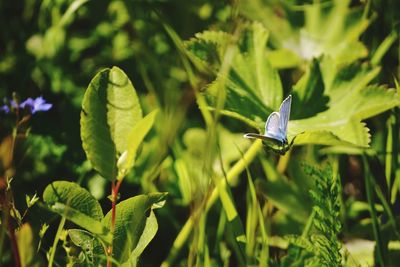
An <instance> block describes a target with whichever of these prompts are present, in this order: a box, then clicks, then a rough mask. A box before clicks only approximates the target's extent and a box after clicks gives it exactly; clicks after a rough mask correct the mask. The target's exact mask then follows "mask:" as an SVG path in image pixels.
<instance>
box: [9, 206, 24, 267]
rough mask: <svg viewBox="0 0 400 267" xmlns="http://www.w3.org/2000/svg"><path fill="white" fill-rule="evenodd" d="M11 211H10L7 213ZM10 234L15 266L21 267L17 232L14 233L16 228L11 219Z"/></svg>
mask: <svg viewBox="0 0 400 267" xmlns="http://www.w3.org/2000/svg"><path fill="white" fill-rule="evenodd" d="M9 211H10V210H9V209H8V210H7V212H9ZM8 219H9V220H8V232H9V233H10V239H11V246H12V251H13V255H14V264H15V266H16V267H20V266H21V258H20V256H19V250H18V244H17V239H16V238H15V232H14V227H13V225H12V222H11V220H10V218H8Z"/></svg>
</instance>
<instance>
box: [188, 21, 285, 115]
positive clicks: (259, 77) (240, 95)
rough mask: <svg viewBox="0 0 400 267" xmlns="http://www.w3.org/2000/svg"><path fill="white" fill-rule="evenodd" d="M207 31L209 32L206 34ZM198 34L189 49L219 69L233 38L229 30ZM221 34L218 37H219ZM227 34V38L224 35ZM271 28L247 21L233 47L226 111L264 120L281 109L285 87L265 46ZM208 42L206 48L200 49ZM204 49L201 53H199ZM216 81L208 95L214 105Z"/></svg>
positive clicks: (190, 42) (216, 93)
mask: <svg viewBox="0 0 400 267" xmlns="http://www.w3.org/2000/svg"><path fill="white" fill-rule="evenodd" d="M206 33H207V34H206ZM206 33H204V34H200V35H196V38H195V39H191V40H190V41H189V42H188V43H187V46H186V47H187V49H188V50H189V51H190V52H191V53H192V54H193V55H194V56H197V57H198V58H199V59H200V60H209V61H210V64H211V65H212V66H214V68H215V69H216V73H215V74H216V75H217V70H218V68H219V67H220V65H219V62H221V61H222V59H223V58H224V53H225V48H226V45H227V40H229V39H234V38H235V37H234V36H231V35H229V34H227V33H224V34H223V33H221V32H215V33H213V34H212V33H211V32H206ZM216 36H218V38H216ZM222 37H224V38H222ZM267 41H268V31H266V29H265V28H264V27H263V26H262V25H261V24H259V23H252V24H246V25H245V26H244V29H243V32H242V33H241V36H240V38H239V41H238V43H237V45H236V46H235V47H234V56H233V60H232V63H231V65H230V68H231V69H230V73H229V77H228V81H227V89H226V90H227V91H226V102H225V110H226V111H229V112H232V113H237V114H240V115H242V116H244V117H247V118H251V119H252V120H254V119H256V120H265V117H266V116H268V114H269V113H270V112H272V110H273V109H277V108H279V105H280V103H281V101H282V97H283V90H282V84H281V81H280V78H279V75H278V72H277V71H276V70H275V69H274V68H273V67H272V66H271V64H270V62H269V61H268V57H267V51H266V45H267ZM204 44H212V45H208V46H207V49H200V48H202V47H204ZM200 52H201V53H200ZM218 90H219V86H218V83H217V81H215V82H213V83H211V84H210V85H209V86H208V88H207V90H206V95H207V99H208V104H209V105H210V106H211V107H213V105H214V102H215V98H216V97H217V95H218Z"/></svg>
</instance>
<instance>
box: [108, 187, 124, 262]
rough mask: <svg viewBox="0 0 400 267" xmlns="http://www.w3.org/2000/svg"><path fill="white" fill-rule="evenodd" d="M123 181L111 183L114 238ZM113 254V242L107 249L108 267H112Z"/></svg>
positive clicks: (112, 230) (112, 231)
mask: <svg viewBox="0 0 400 267" xmlns="http://www.w3.org/2000/svg"><path fill="white" fill-rule="evenodd" d="M121 182H122V180H118V181H117V183H115V181H112V183H111V198H112V204H111V233H112V235H113V236H114V230H115V218H116V214H117V201H118V191H119V187H120V186H121ZM113 239H114V237H113ZM112 253H113V242H111V244H110V246H109V247H108V249H107V267H111V266H112V262H111V260H110V257H112Z"/></svg>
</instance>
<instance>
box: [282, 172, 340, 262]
mask: <svg viewBox="0 0 400 267" xmlns="http://www.w3.org/2000/svg"><path fill="white" fill-rule="evenodd" d="M305 172H306V173H307V174H308V175H310V176H312V177H313V178H314V180H315V188H314V189H313V190H311V191H310V194H311V197H312V200H313V204H314V206H313V212H312V215H311V216H310V218H309V220H308V222H307V225H306V228H305V230H304V232H303V234H302V235H301V236H292V237H290V238H289V247H288V255H287V256H286V257H285V258H284V259H283V260H282V263H281V266H340V265H341V264H342V262H343V257H342V255H341V247H342V245H341V242H340V241H339V239H338V234H339V233H340V230H341V227H342V224H341V222H340V210H341V184H340V180H339V179H338V178H339V177H338V176H337V175H336V176H335V175H334V174H333V173H332V169H331V167H326V169H324V170H322V171H321V170H317V169H315V168H313V167H311V166H305Z"/></svg>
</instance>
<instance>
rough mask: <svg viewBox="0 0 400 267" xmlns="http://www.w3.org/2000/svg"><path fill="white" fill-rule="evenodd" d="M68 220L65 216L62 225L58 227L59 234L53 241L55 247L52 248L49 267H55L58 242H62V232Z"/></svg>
mask: <svg viewBox="0 0 400 267" xmlns="http://www.w3.org/2000/svg"><path fill="white" fill-rule="evenodd" d="M66 220H67V218H66V217H65V216H63V217H62V218H61V221H60V224H59V225H58V229H57V233H56V236H55V237H54V241H53V246H52V247H51V253H50V257H49V264H48V265H47V266H48V267H52V266H53V262H54V256H55V255H56V249H57V244H58V240H60V236H61V232H62V230H63V229H64V225H65V222H66Z"/></svg>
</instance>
